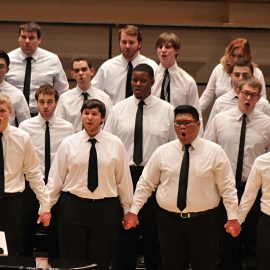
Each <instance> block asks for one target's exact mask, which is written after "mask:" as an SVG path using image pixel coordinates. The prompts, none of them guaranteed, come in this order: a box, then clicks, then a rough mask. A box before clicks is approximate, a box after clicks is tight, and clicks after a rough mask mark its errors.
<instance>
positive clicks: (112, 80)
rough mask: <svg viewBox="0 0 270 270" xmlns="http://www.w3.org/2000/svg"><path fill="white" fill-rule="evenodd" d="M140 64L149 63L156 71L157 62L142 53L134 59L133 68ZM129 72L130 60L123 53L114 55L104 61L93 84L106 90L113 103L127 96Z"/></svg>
mask: <svg viewBox="0 0 270 270" xmlns="http://www.w3.org/2000/svg"><path fill="white" fill-rule="evenodd" d="M139 64H148V65H149V66H151V67H152V68H153V70H154V71H155V70H156V68H157V63H156V62H155V61H153V60H151V59H149V58H147V57H145V56H143V55H141V54H138V55H137V57H135V58H134V59H133V60H132V65H133V68H135V67H136V66H137V65H139ZM127 72H128V61H127V59H126V58H125V57H124V56H123V55H122V54H120V55H118V56H115V57H113V58H112V59H109V60H107V61H106V62H104V63H103V64H102V65H101V66H100V68H99V70H98V72H97V73H96V75H95V77H94V78H93V80H92V84H93V85H94V86H95V87H97V88H98V89H101V90H103V91H105V92H106V93H107V94H108V95H109V96H110V98H111V99H112V102H113V104H115V103H117V102H119V101H121V100H123V99H125V97H126V82H127Z"/></svg>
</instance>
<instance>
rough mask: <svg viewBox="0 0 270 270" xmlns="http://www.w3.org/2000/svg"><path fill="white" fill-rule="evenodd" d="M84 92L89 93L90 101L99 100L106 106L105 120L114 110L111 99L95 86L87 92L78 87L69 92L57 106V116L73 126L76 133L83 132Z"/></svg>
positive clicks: (61, 98)
mask: <svg viewBox="0 0 270 270" xmlns="http://www.w3.org/2000/svg"><path fill="white" fill-rule="evenodd" d="M83 92H87V93H88V94H89V98H90V99H91V98H95V99H99V100H100V101H102V102H103V103H104V104H105V106H106V117H105V119H107V117H108V115H109V113H110V110H111V108H112V101H111V99H110V97H109V96H108V95H107V94H106V93H104V92H103V91H101V90H99V89H97V88H95V87H93V86H91V87H90V88H89V89H88V90H87V91H82V90H81V89H80V88H79V87H78V86H76V87H75V88H73V89H71V90H69V91H67V92H66V93H64V94H63V95H61V96H60V99H59V101H58V103H57V106H56V110H55V114H56V115H57V116H59V117H61V118H63V119H65V120H66V121H69V122H70V123H71V124H73V126H74V129H75V132H78V131H81V130H82V121H81V108H82V105H83V100H84V99H83V95H82V93H83Z"/></svg>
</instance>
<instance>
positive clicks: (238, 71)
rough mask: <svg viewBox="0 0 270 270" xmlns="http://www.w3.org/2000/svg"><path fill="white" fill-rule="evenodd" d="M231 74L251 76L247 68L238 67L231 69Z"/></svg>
mask: <svg viewBox="0 0 270 270" xmlns="http://www.w3.org/2000/svg"><path fill="white" fill-rule="evenodd" d="M233 73H249V74H251V70H250V68H249V67H247V66H246V67H238V66H235V67H234V68H233Z"/></svg>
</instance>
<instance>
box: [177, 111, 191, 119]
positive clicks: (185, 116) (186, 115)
mask: <svg viewBox="0 0 270 270" xmlns="http://www.w3.org/2000/svg"><path fill="white" fill-rule="evenodd" d="M175 120H195V119H194V118H193V115H192V114H190V113H178V114H177V115H176V116H175Z"/></svg>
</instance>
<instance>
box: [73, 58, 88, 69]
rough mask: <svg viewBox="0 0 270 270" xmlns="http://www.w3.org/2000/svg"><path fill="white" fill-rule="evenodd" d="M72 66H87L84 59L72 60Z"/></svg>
mask: <svg viewBox="0 0 270 270" xmlns="http://www.w3.org/2000/svg"><path fill="white" fill-rule="evenodd" d="M72 66H73V68H81V67H88V63H87V61H86V60H80V61H74V62H73V64H72Z"/></svg>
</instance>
